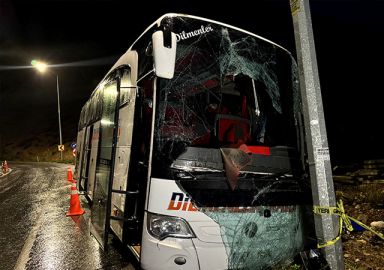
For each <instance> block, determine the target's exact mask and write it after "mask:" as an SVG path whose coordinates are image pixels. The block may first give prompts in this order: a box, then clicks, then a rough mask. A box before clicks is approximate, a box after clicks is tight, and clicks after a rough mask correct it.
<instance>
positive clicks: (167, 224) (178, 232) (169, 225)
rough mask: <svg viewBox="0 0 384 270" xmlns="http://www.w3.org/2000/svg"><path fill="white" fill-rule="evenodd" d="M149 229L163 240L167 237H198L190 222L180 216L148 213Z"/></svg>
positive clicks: (153, 234)
mask: <svg viewBox="0 0 384 270" xmlns="http://www.w3.org/2000/svg"><path fill="white" fill-rule="evenodd" d="M147 229H148V232H149V233H150V234H151V235H152V236H153V237H155V238H157V239H159V240H163V239H165V238H167V237H179V238H192V237H196V236H195V234H194V233H193V231H192V229H191V228H190V227H189V225H188V223H187V222H186V221H185V220H184V219H182V218H180V217H173V216H163V215H157V214H152V213H148V214H147Z"/></svg>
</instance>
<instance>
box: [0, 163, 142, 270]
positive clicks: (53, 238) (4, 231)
mask: <svg viewBox="0 0 384 270" xmlns="http://www.w3.org/2000/svg"><path fill="white" fill-rule="evenodd" d="M8 166H9V167H10V168H11V169H12V172H11V173H9V174H8V175H4V176H2V177H0V269H2V270H8V269H28V270H29V269H30V270H32V269H33V270H35V269H90V270H91V269H92V270H94V269H125V270H127V269H129V270H131V269H135V267H137V262H135V261H134V258H133V256H132V255H131V254H130V253H129V250H128V249H127V248H126V247H124V246H123V245H122V244H120V242H118V241H117V240H116V239H115V238H114V237H113V236H112V235H110V239H109V249H108V252H104V251H103V250H101V249H100V247H99V245H98V243H97V241H96V240H95V239H94V238H93V237H92V236H91V235H90V233H89V218H90V208H89V205H88V203H87V201H86V199H85V198H84V196H81V195H79V197H80V203H81V207H82V209H84V210H85V213H84V214H83V215H82V216H73V217H66V213H67V212H68V211H69V203H70V196H71V195H70V192H71V191H70V189H71V185H70V182H69V181H67V180H66V179H67V165H66V164H55V163H32V162H31V163H21V162H20V163H16V162H8ZM72 170H73V168H72ZM134 266H135V267H134Z"/></svg>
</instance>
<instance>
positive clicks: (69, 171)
mask: <svg viewBox="0 0 384 270" xmlns="http://www.w3.org/2000/svg"><path fill="white" fill-rule="evenodd" d="M67 181H72V171H71V165H70V164H68V176H67Z"/></svg>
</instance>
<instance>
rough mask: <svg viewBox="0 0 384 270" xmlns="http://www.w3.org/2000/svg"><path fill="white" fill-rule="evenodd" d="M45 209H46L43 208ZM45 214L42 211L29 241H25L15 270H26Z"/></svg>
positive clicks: (29, 236)
mask: <svg viewBox="0 0 384 270" xmlns="http://www.w3.org/2000/svg"><path fill="white" fill-rule="evenodd" d="M43 209H44V207H43ZM44 214H45V212H44V211H42V212H41V213H40V215H39V217H38V218H37V220H36V223H35V225H34V226H33V228H32V230H31V231H30V233H29V235H28V238H27V241H25V244H24V247H23V249H22V250H21V252H20V255H19V258H18V259H17V262H16V265H15V268H14V270H24V269H25V265H26V264H27V262H28V260H29V253H30V252H31V249H32V246H33V243H34V242H35V239H36V235H37V232H38V231H39V228H40V225H41V221H42V220H43V216H44Z"/></svg>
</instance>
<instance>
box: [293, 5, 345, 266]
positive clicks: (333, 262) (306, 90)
mask: <svg viewBox="0 0 384 270" xmlns="http://www.w3.org/2000/svg"><path fill="white" fill-rule="evenodd" d="M290 4H291V10H292V19H293V26H294V32H295V42H296V51H297V61H298V65H299V72H300V88H301V94H302V98H303V100H302V101H303V112H304V123H305V132H306V141H307V147H308V159H309V170H310V176H311V186H312V198H313V204H314V205H317V206H323V207H334V206H336V197H335V191H334V186H333V179H332V170H331V168H332V167H331V162H330V156H329V148H328V140H327V134H326V129H325V119H324V113H323V104H322V99H321V89H320V81H319V74H318V69H317V60H316V53H315V42H314V39H313V32H312V20H311V13H310V8H309V0H290ZM315 228H316V235H317V239H318V242H321V243H325V242H327V241H329V240H331V239H333V238H334V237H335V236H337V235H338V234H339V230H340V224H339V217H338V216H334V215H315ZM322 252H323V254H324V255H325V258H326V260H327V262H328V263H329V265H330V267H331V269H334V270H336V269H344V261H343V251H342V246H341V240H339V241H337V242H336V243H334V244H332V245H330V246H327V247H324V248H322Z"/></svg>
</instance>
